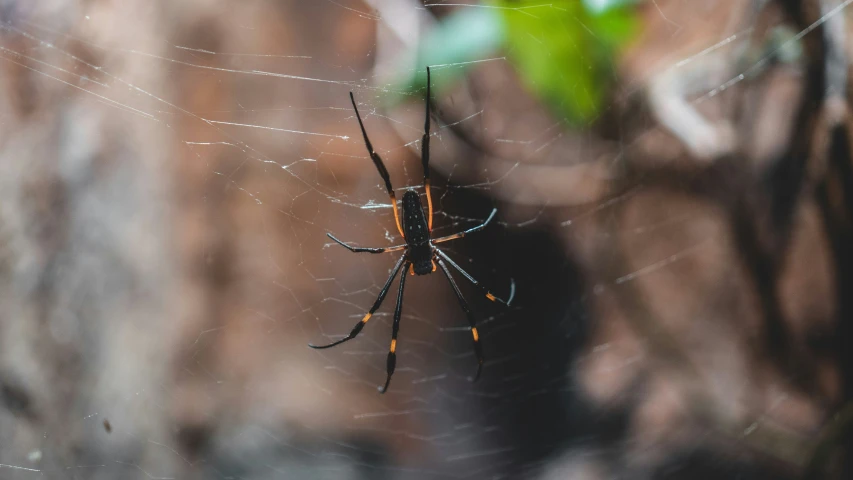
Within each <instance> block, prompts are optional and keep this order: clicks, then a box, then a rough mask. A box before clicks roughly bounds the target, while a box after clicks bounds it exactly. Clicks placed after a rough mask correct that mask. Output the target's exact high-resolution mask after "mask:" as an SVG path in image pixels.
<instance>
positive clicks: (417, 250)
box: [309, 67, 515, 393]
mask: <svg viewBox="0 0 853 480" xmlns="http://www.w3.org/2000/svg"><path fill="white" fill-rule="evenodd" d="M349 95H350V101H351V102H352V108H353V109H354V110H355V116H356V118H357V119H358V125H359V127H361V133H362V135H363V136H364V144H365V146H366V147H367V151H368V153H370V159H371V160H373V164H374V165H375V166H376V169H377V170H378V171H379V175H380V176H381V177H382V180H383V181H384V182H385V189H386V190H387V191H388V197H389V198H390V199H391V206H392V208H393V210H394V220H395V222H396V223H397V230H398V231H399V232H400V235H402V236H403V239H404V240H405V241H406V243H405V245H397V246H394V247H385V248H381V247H380V248H367V247H353V246H350V245H347V244H346V243H344V242H342V241H340V240H338V239H337V238H335V237H334V236H333V235H332V234H331V233H328V234H327V235H328V236H329V238H331V239H332V240H334V241H335V242H337V243H339V244H340V245H343V246H344V247H346V248H348V249H349V250H350V251H352V252H368V253H384V252H396V251H399V250H405V253H404V254H403V255H402V256H401V257H400V259H399V260H398V261H397V264H396V265H394V268H393V269H392V270H391V275H390V276H389V277H388V280H387V281H386V282H385V285H384V286H383V287H382V290H381V291H380V292H379V297H378V298H377V299H376V301H375V302H374V303H373V306H372V307H371V308H370V310H369V311H368V312H367V314H365V315H364V317H363V318H362V319H361V321H359V322H358V323H356V324H355V326H354V327H353V329H352V331H351V332H350V333H349V335H347V336H346V337H344V338H342V339H340V340H338V341H336V342H332V343H330V344H328V345H311V344H309V346H310V347H311V348H330V347H334V346H335V345H340V344H341V343H344V342H346V341H347V340H352V339H353V338H355V337H356V335H358V334H359V332H361V329H362V328H364V325H365V324H366V323H367V321H368V320H370V317H371V316H372V315H373V314H374V312H376V310H378V309H379V306H380V305H382V301H383V300H385V296H386V295H387V294H388V290H389V289H390V288H391V282H393V281H394V277H396V276H397V274H398V273H399V272H400V270H401V269H402V270H403V275H401V276H400V290H399V292H398V293H397V307H396V308H395V309H394V325H393V327H392V330H391V347H390V349H389V351H388V359H387V373H388V376H387V378H386V379H385V385H384V386H383V387H381V388H380V392H382V393H385V391H386V390H387V389H388V384H389V383H391V375H393V374H394V368H395V366H396V365H397V353H396V352H397V333H398V332H399V330H400V318H401V315H402V312H403V288H404V287H405V285H406V271H407V270H408V271H410V272H411V274H412V275H415V274H417V275H426V274H429V273H432V272H434V271H436V269H437V268H441V271H442V273H444V276H445V277H447V280H448V281H449V282H450V286H451V287H452V288H453V293H455V294H456V298H457V300H459V305H460V306H461V307H462V310H463V311H464V312H465V315H466V317H467V318H468V323H469V324H470V326H471V338H472V339H473V341H474V352H475V353H476V354H477V375H476V376H475V377H474V379H475V380H476V379H477V378H479V377H480V372H481V370H482V368H483V350H482V347H481V346H480V333H479V332H478V331H477V327H476V322H475V319H474V314H473V312H472V311H471V308H470V307H469V306H468V302H467V301H465V298H463V297H462V292H461V291H460V290H459V286H458V285H456V281H455V280H453V277H452V276H451V275H450V270H448V268H447V264H450V266H451V267H453V268H454V269H456V271H458V272H459V273H460V274H462V276H464V277H465V278H467V279H468V280H469V281H470V282H471V283H472V284H474V285H475V286H477V287H478V288H480V289H481V290H483V292H485V295H486V298H488V299H489V300H491V301H493V302H495V301H497V302H501V303H503V304H505V305H509V303H510V302H511V301H512V297H513V294H514V293H515V284H512V285H511V289H510V296H509V300H507V301H504V300H501V299H500V298H498V297H496V296H494V295H492V294H491V293H490V292H489V291H488V290H486V289H485V288H483V286H482V285H480V283H479V282H478V281H477V280H475V279H474V277H472V276H471V275H469V274H468V273H467V272H466V271H465V270H463V269H462V267H460V266H459V265H457V264H456V262H454V261H453V260H451V259H450V257H448V256H447V254H445V253H444V252H442V251H441V250H440V249H439V248H438V247H436V246H435V244H437V243H442V242H446V241H448V240H454V239H457V238H462V237H464V236H465V235H467V234H469V233H474V232H478V231H480V230H482V229H484V228H486V225H488V224H489V222H491V221H492V218H494V217H495V213H496V212H497V210H496V209H493V210H492V213H491V214H490V215H489V218H487V219H486V221H485V222H483V223H482V224H480V225H477V226H476V227H473V228H469V229H468V230H465V231H463V232H459V233H454V234H453V235H448V236H446V237H441V238H437V239H435V240H433V239H432V193H431V192H430V181H429V138H430V135H429V102H430V73H429V67H427V94H426V120H425V122H424V136H423V138H422V139H421V162H422V163H423V169H424V190H426V198H427V214H426V215H424V210H423V206H422V205H421V201H420V198H419V197H418V194H417V193H416V192H415V191H414V190H406V193H404V194H403V218H402V222H401V221H400V211H399V209H398V207H397V197H396V195H395V194H394V189H393V188H392V187H391V177H390V176H389V175H388V169H386V168H385V164H384V163H383V162H382V158H381V157H380V156H379V154H378V153H376V151H375V150H373V145H371V143H370V139H369V138H367V131H366V130H365V129H364V123H362V121H361V115H360V114H359V113H358V107H357V106H356V104H355V97H354V96H353V94H352V92H350V94H349ZM445 262H447V264H445ZM436 264H437V265H438V267H436Z"/></svg>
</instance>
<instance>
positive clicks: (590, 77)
mask: <svg viewBox="0 0 853 480" xmlns="http://www.w3.org/2000/svg"><path fill="white" fill-rule="evenodd" d="M630 3H633V2H626V1H625V0H595V1H593V0H588V1H580V0H555V1H553V2H551V3H548V4H543V3H542V2H541V1H538V0H490V1H489V2H488V3H487V4H486V5H485V6H487V7H495V8H460V9H458V10H456V11H455V12H454V13H452V14H451V15H448V16H447V17H445V18H444V19H443V20H442V22H441V24H440V25H439V27H438V28H436V29H435V30H433V31H432V32H430V33H429V34H428V35H427V36H426V37H425V38H424V39H423V42H422V44H421V51H420V52H419V53H418V65H448V64H450V65H454V64H455V65H459V64H462V65H464V64H466V62H476V61H477V60H482V59H484V58H487V57H488V56H489V55H490V54H491V53H492V52H494V51H495V50H498V49H502V50H504V51H505V52H506V54H507V56H508V58H509V60H510V61H511V62H512V63H513V64H514V65H515V67H516V68H517V69H518V72H519V74H520V75H521V77H522V79H523V80H524V82H525V84H526V85H527V86H528V87H529V88H530V89H531V90H532V91H534V92H535V93H536V94H537V95H538V96H539V97H540V98H541V99H542V100H543V101H544V102H545V103H547V104H548V105H549V107H550V108H551V109H552V111H553V112H554V113H555V114H557V115H559V116H560V117H564V118H566V119H568V120H569V121H571V122H573V123H583V122H588V121H590V120H592V119H594V118H595V117H596V116H597V115H598V113H599V111H600V109H601V105H602V101H603V99H604V97H605V96H606V92H607V89H608V87H609V85H610V84H611V83H612V82H613V80H614V73H613V57H614V55H615V54H616V52H617V51H618V48H619V47H620V46H622V45H623V44H624V43H625V42H626V41H627V40H629V39H630V38H631V37H632V36H633V34H634V32H635V31H636V30H637V19H636V15H635V13H634V10H633V8H632V7H631V6H630V5H629V4H630ZM473 64H474V63H470V64H469V65H473ZM463 72H464V68H462V69H451V68H448V69H442V71H441V73H440V75H436V76H435V78H434V79H433V81H434V82H435V83H434V86H437V87H439V89H440V87H441V84H444V83H446V82H449V81H451V80H452V79H453V78H455V77H457V76H458V75H459V74H462V73H463ZM425 81H426V74H425V72H424V71H422V69H418V71H417V72H416V73H415V77H414V79H412V85H410V87H411V88H412V89H420V88H422V87H423V86H424V84H425Z"/></svg>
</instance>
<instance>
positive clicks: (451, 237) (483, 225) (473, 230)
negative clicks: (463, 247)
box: [432, 208, 498, 243]
mask: <svg viewBox="0 0 853 480" xmlns="http://www.w3.org/2000/svg"><path fill="white" fill-rule="evenodd" d="M497 212H498V209H497V208H493V209H492V213H490V214H489V218H487V219H486V221H485V222H483V223H481V224H479V225H477V226H476V227H472V228H469V229H468V230H465V231H464V232H459V233H454V234H453V235H448V236H446V237H441V238H437V239H435V240H433V241H432V243H441V242H449V241H450V240H456V239H457V238H462V237H464V236H465V235H468V234H469V233H476V232H479V231H480V230H482V229H484V228H486V225H488V224H489V222H491V221H492V219H493V218H495V214H496V213H497Z"/></svg>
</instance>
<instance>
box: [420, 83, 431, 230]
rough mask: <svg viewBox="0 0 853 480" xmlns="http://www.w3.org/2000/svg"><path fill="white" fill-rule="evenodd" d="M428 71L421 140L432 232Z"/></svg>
mask: <svg viewBox="0 0 853 480" xmlns="http://www.w3.org/2000/svg"><path fill="white" fill-rule="evenodd" d="M426 71H427V87H426V88H427V91H426V101H425V103H426V113H425V116H426V119H425V120H424V136H423V138H422V139H421V162H422V163H423V166H424V190H426V197H427V207H428V209H429V216H428V217H427V218H428V219H429V223H428V224H427V225H428V226H429V231H430V232H431V231H432V192H431V191H430V190H431V189H430V181H429V101H430V79H429V67H427V69H426Z"/></svg>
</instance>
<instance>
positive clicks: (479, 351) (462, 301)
mask: <svg viewBox="0 0 853 480" xmlns="http://www.w3.org/2000/svg"><path fill="white" fill-rule="evenodd" d="M436 261H437V262H438V266H439V267H441V271H442V272H444V276H445V277H447V281H449V282H450V286H451V287H453V293H455V294H456V299H457V300H459V306H461V307H462V311H464V312H465V316H466V317H467V318H468V324H470V325H471V337H472V338H473V339H474V353H476V354H477V375H476V376H475V377H474V381H477V379H478V378H480V372H482V371H483V347H481V346H480V332H478V331H477V322H476V320H475V319H474V312H472V311H471V308H470V307H469V306H468V302H466V301H465V298H464V297H463V296H462V292H461V291H459V286H458V285H456V281H455V280H453V277H452V276H451V275H450V270H448V269H447V265H445V264H444V261H442V259H440V258H436ZM403 276H404V277H405V275H403Z"/></svg>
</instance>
